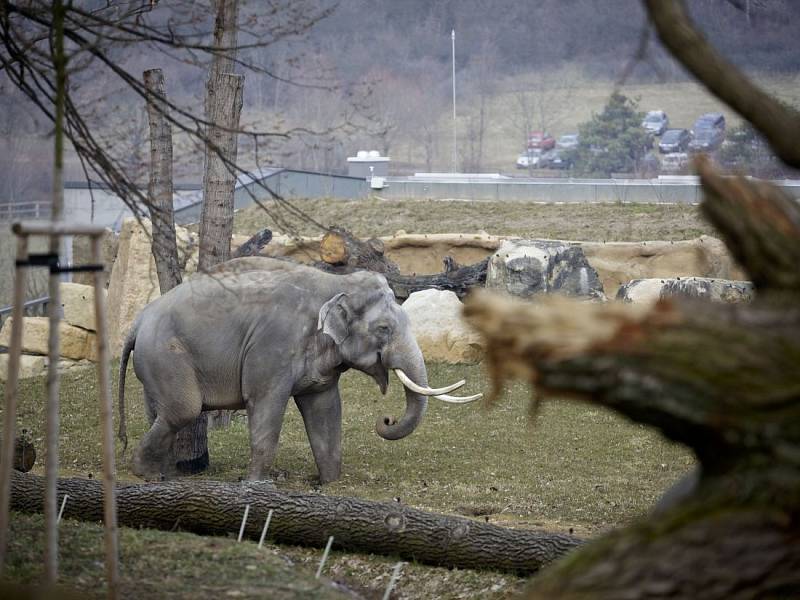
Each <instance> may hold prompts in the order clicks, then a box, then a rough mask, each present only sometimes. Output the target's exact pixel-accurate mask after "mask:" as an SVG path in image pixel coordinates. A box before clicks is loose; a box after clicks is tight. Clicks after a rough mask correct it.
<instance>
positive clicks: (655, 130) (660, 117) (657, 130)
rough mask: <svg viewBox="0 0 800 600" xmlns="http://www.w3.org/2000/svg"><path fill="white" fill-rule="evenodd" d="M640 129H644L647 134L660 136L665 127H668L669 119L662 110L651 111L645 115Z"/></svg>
mask: <svg viewBox="0 0 800 600" xmlns="http://www.w3.org/2000/svg"><path fill="white" fill-rule="evenodd" d="M642 127H644V128H645V129H646V130H647V132H648V133H652V134H653V135H661V134H662V133H664V132H665V131H666V130H667V127H669V117H667V113H665V112H664V111H663V110H651V111H650V112H648V113H647V114H646V115H645V117H644V121H642Z"/></svg>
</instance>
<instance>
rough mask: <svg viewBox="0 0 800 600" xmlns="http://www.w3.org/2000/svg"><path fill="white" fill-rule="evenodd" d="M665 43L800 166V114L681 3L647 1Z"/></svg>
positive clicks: (781, 153) (674, 0) (784, 157)
mask: <svg viewBox="0 0 800 600" xmlns="http://www.w3.org/2000/svg"><path fill="white" fill-rule="evenodd" d="M644 2H645V5H646V6H647V11H648V13H649V14H650V18H651V19H652V21H653V24H654V25H655V27H656V30H657V31H658V35H659V37H660V38H661V41H662V42H663V43H664V45H665V46H666V47H667V48H668V49H669V50H670V52H671V53H672V55H673V56H674V57H675V58H677V59H678V60H679V61H680V62H681V64H683V66H685V67H686V68H687V69H688V70H689V71H691V72H692V74H694V76H695V77H697V79H699V80H700V82H701V83H702V84H703V85H705V86H706V87H707V88H708V89H709V91H711V93H713V94H714V95H716V96H717V97H718V98H720V99H721V100H722V101H723V102H725V103H726V104H728V105H729V106H730V107H731V108H733V109H734V110H735V111H736V112H738V113H739V114H740V115H742V116H743V117H744V118H745V119H747V120H748V121H750V122H751V123H752V124H753V125H755V127H756V128H757V129H758V130H760V131H761V133H763V134H764V136H765V137H766V138H767V140H768V141H769V143H770V145H771V146H772V148H773V149H774V150H775V152H776V154H777V155H778V157H780V159H781V160H783V161H784V162H785V163H786V164H788V165H790V166H792V167H795V168H800V144H798V143H797V140H798V139H800V113H798V111H797V110H795V109H794V108H792V107H790V106H788V105H786V104H783V103H782V102H780V101H779V100H776V99H775V98H773V97H772V96H770V95H769V94H767V93H765V92H764V91H763V90H761V89H760V88H759V87H758V86H756V85H755V84H754V83H753V82H751V81H750V80H749V79H748V78H747V77H745V76H744V75H743V74H742V73H741V71H739V69H737V68H736V67H735V66H734V65H733V64H731V63H730V62H728V61H727V60H725V59H724V58H723V57H722V55H720V54H719V53H718V52H717V51H716V50H715V49H714V47H713V46H712V45H711V44H709V43H708V41H707V40H706V39H705V38H704V37H703V36H702V35H701V34H700V33H699V32H698V31H697V29H695V27H694V25H693V24H692V21H691V19H690V18H689V15H688V14H686V10H685V8H684V5H683V2H681V1H680V0H644Z"/></svg>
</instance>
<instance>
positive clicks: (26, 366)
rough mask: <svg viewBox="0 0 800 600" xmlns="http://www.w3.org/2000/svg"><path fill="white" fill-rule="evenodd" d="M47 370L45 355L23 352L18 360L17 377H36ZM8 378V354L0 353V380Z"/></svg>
mask: <svg viewBox="0 0 800 600" xmlns="http://www.w3.org/2000/svg"><path fill="white" fill-rule="evenodd" d="M46 371H47V357H46V356H31V355H28V354H23V355H22V356H20V360H19V374H18V377H19V379H30V378H31V377H38V376H39V375H42V374H44V373H45V372H46ZM6 379H8V354H0V381H5V380H6Z"/></svg>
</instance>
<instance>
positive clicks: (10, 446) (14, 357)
mask: <svg viewBox="0 0 800 600" xmlns="http://www.w3.org/2000/svg"><path fill="white" fill-rule="evenodd" d="M27 259H28V236H26V235H22V236H19V237H18V238H17V260H18V261H26V260H27ZM27 274H28V271H27V269H26V268H25V267H20V266H18V267H17V268H16V277H15V278H14V310H13V312H12V319H13V321H12V325H11V345H10V346H9V348H8V373H6V389H5V399H6V401H5V407H4V409H3V453H2V455H0V575H2V573H3V566H4V564H5V557H6V546H7V545H8V526H9V518H8V506H9V501H10V498H11V469H12V465H13V464H14V437H15V429H16V427H15V425H16V418H17V380H18V376H19V360H20V355H21V354H22V325H23V323H22V305H23V304H24V303H25V284H26V279H27Z"/></svg>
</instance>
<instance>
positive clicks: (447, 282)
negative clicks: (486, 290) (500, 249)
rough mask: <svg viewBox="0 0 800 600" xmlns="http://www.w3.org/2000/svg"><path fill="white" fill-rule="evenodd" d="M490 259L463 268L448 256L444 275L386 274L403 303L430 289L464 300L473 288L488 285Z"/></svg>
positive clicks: (445, 260) (390, 284) (395, 293)
mask: <svg viewBox="0 0 800 600" xmlns="http://www.w3.org/2000/svg"><path fill="white" fill-rule="evenodd" d="M489 258H490V257H487V258H485V259H483V260H482V261H481V262H478V263H475V264H474V265H466V266H461V265H458V264H457V263H455V261H453V259H452V258H451V257H450V256H446V257H445V259H444V264H445V271H444V272H443V273H435V274H434V275H401V274H400V273H386V279H387V281H388V282H389V287H391V288H392V291H393V292H394V295H395V296H396V297H397V299H398V300H400V301H401V302H402V301H403V300H405V299H406V298H408V297H409V296H410V295H411V294H413V293H414V292H418V291H420V290H429V289H434V290H448V291H451V292H454V293H455V294H456V295H457V296H458V297H459V298H464V297H465V296H466V295H467V294H468V293H469V291H470V290H471V289H472V288H475V287H484V285H485V284H486V268H487V266H488V265H489Z"/></svg>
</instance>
